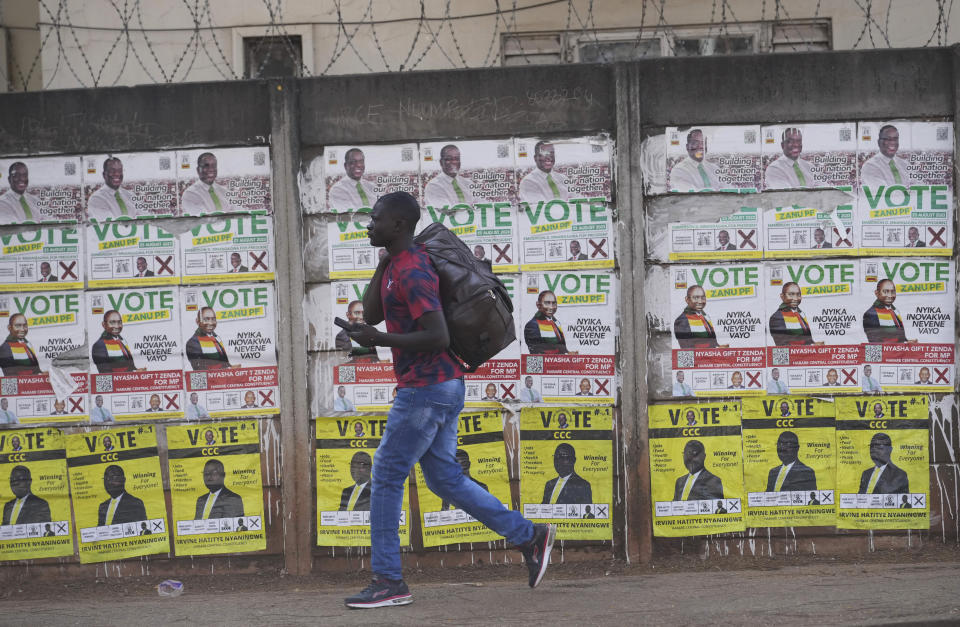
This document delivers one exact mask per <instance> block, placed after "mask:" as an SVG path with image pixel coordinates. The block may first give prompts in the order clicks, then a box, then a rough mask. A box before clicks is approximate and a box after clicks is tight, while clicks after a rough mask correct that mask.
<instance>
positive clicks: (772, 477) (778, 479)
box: [766, 403, 817, 492]
mask: <svg viewBox="0 0 960 627" xmlns="http://www.w3.org/2000/svg"><path fill="white" fill-rule="evenodd" d="M783 405H786V403H783ZM783 415H789V406H788V411H787V414H783ZM799 453H800V439H799V438H798V437H797V434H796V433H794V432H793V431H784V432H782V433H781V434H780V435H779V436H778V437H777V457H778V458H780V465H778V466H774V467H773V468H771V469H770V471H769V472H768V473H767V489H766V491H767V492H789V491H791V490H816V489H817V474H816V472H815V471H814V470H813V468H810V467H809V466H807V465H806V464H804V463H803V462H802V461H800V459H799Z"/></svg>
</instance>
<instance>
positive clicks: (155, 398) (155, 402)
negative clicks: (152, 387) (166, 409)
mask: <svg viewBox="0 0 960 627" xmlns="http://www.w3.org/2000/svg"><path fill="white" fill-rule="evenodd" d="M147 411H161V410H160V395H159V394H151V395H150V407H147Z"/></svg>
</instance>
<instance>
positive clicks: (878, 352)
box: [863, 344, 883, 362]
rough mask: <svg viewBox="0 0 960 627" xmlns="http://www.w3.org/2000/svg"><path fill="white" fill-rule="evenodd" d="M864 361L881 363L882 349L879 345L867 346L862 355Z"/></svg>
mask: <svg viewBox="0 0 960 627" xmlns="http://www.w3.org/2000/svg"><path fill="white" fill-rule="evenodd" d="M863 360H864V361H872V362H878V361H883V347H882V346H880V345H879V344H867V346H866V350H865V351H864V354H863Z"/></svg>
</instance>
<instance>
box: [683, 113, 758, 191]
mask: <svg viewBox="0 0 960 627" xmlns="http://www.w3.org/2000/svg"><path fill="white" fill-rule="evenodd" d="M666 136H667V150H666V155H667V163H666V168H667V170H666V172H667V189H669V190H670V191H671V192H683V193H688V192H734V193H737V192H739V193H752V192H756V191H759V190H760V188H761V180H762V178H763V177H762V175H763V171H762V168H761V164H760V152H761V148H760V127H759V126H756V125H751V126H692V127H687V128H677V127H668V128H667V129H666Z"/></svg>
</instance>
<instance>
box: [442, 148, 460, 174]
mask: <svg viewBox="0 0 960 627" xmlns="http://www.w3.org/2000/svg"><path fill="white" fill-rule="evenodd" d="M440 168H441V169H442V170H443V173H444V174H446V175H447V176H449V177H454V176H456V175H457V172H459V171H460V149H459V148H457V147H456V146H454V145H453V144H447V145H446V146H444V147H443V148H441V149H440Z"/></svg>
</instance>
